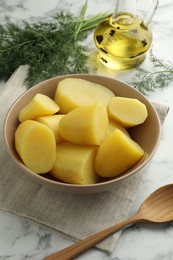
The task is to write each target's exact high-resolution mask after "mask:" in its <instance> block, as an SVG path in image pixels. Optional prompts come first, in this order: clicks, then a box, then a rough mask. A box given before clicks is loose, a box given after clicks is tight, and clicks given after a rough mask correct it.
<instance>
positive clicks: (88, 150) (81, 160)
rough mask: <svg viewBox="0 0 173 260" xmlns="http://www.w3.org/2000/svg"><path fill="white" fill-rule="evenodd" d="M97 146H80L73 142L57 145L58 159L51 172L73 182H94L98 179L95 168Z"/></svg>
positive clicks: (57, 176) (59, 177) (62, 179)
mask: <svg viewBox="0 0 173 260" xmlns="http://www.w3.org/2000/svg"><path fill="white" fill-rule="evenodd" d="M96 152H97V147H96V146H80V145H75V144H71V143H62V144H58V145H57V149H56V161H55V164H54V167H53V169H52V170H51V172H50V173H51V174H52V175H53V176H54V177H56V178H58V179H59V180H61V181H64V182H67V183H72V184H82V185H84V184H93V183H96V182H97V181H98V175H97V174H96V173H95V170H94V160H95V156H96Z"/></svg>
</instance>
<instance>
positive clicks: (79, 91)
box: [54, 78, 115, 114]
mask: <svg viewBox="0 0 173 260" xmlns="http://www.w3.org/2000/svg"><path fill="white" fill-rule="evenodd" d="M114 96H115V94H114V93H113V92H112V91H111V90H109V89H108V88H106V87H104V86H102V85H100V84H96V83H93V82H91V81H88V80H84V79H79V78H66V79H63V80H61V81H60V82H59V84H58V86H57V89H56V93H55V98H54V99H55V102H56V103H57V104H58V105H59V106H60V113H62V114H66V113H68V112H70V111H71V110H73V109H75V108H77V107H80V106H83V105H88V104H96V103H102V104H104V106H105V107H107V104H108V102H109V100H110V99H111V98H112V97H114Z"/></svg>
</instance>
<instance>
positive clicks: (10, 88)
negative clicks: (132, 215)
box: [0, 66, 168, 252]
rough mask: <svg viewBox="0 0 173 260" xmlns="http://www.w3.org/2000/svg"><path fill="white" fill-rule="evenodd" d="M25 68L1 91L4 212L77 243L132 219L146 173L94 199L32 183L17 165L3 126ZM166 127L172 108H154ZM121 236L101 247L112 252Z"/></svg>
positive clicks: (0, 161)
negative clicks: (166, 120) (135, 201)
mask: <svg viewBox="0 0 173 260" xmlns="http://www.w3.org/2000/svg"><path fill="white" fill-rule="evenodd" d="M26 75H27V66H21V67H19V69H18V70H17V71H16V72H15V73H14V74H13V75H12V77H11V78H10V79H9V81H8V82H7V83H6V85H5V86H1V89H0V104H1V112H0V208H1V209H3V210H7V211H10V212H12V213H14V214H17V215H20V216H23V217H26V218H28V219H31V220H34V221H37V222H38V223H41V224H44V225H47V226H49V227H52V228H54V229H56V230H57V231H59V232H61V233H63V234H64V235H66V236H68V237H70V238H71V239H73V240H78V239H83V238H85V237H87V236H89V235H91V234H93V233H95V232H98V231H100V230H102V229H104V228H106V227H108V226H111V225H114V224H116V223H118V222H120V221H122V220H124V219H126V218H127V217H128V214H129V212H130V209H131V207H132V205H133V203H134V200H135V198H136V196H137V193H138V190H139V187H140V184H141V183H142V180H143V176H144V173H145V170H142V171H141V173H140V174H137V175H135V176H133V177H132V178H131V179H130V180H127V181H126V182H124V183H123V184H120V185H119V187H118V188H117V187H116V188H115V189H112V190H110V191H108V192H104V193H100V194H91V195H74V194H73V195H72V194H63V193H60V192H57V191H55V190H51V189H49V188H47V187H43V186H42V185H40V184H38V183H36V182H34V181H33V180H31V179H30V178H29V177H28V176H27V175H25V174H24V173H23V172H22V170H21V169H19V168H18V166H17V165H16V164H15V163H14V162H13V160H12V159H11V157H10V156H9V154H8V153H7V151H6V148H5V144H4V141H3V133H2V132H3V122H4V118H5V115H6V113H7V111H8V109H9V107H10V106H11V104H12V103H13V101H14V100H15V99H16V98H17V97H18V96H19V95H20V94H22V92H23V91H24V90H25V89H26V87H25V86H24V83H23V82H24V79H25V77H26ZM154 105H155V107H156V109H157V111H158V114H159V116H160V120H161V122H162V123H163V121H164V119H165V117H166V114H167V111H168V107H167V106H165V105H160V104H158V103H155V104H154ZM119 236H120V232H117V233H115V234H114V235H113V236H111V237H109V238H108V239H105V240H104V241H103V242H101V243H100V244H99V245H98V246H97V247H98V248H100V249H103V250H105V251H107V252H111V251H112V250H113V249H114V247H115V246H116V244H117V242H118V238H119Z"/></svg>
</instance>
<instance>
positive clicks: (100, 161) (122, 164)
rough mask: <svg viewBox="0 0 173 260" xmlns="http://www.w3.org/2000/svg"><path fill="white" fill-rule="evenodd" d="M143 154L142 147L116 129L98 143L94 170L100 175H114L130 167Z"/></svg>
mask: <svg viewBox="0 0 173 260" xmlns="http://www.w3.org/2000/svg"><path fill="white" fill-rule="evenodd" d="M143 155H144V151H143V149H142V148H141V147H140V146H139V145H138V144H137V143H136V142H135V141H133V140H132V139H131V138H130V137H128V136H127V135H125V134H123V133H122V131H120V130H119V129H116V130H115V131H114V132H113V133H112V134H110V135H109V136H108V137H107V138H106V139H105V141H104V142H103V143H102V144H101V145H100V147H99V150H98V153H97V156H96V160H95V170H96V172H97V174H98V175H99V176H101V177H116V176H118V175H120V174H121V173H123V172H125V171H126V170H128V169H129V168H130V167H132V166H133V165H134V164H135V163H136V162H137V161H138V160H139V159H140V158H141V157H142V156H143Z"/></svg>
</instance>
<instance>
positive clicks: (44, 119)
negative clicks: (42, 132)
mask: <svg viewBox="0 0 173 260" xmlns="http://www.w3.org/2000/svg"><path fill="white" fill-rule="evenodd" d="M63 116H64V115H61V114H57V115H52V116H40V117H37V118H36V121H38V122H40V123H42V124H45V125H47V126H48V127H49V128H50V129H51V130H52V131H53V133H54V136H55V140H56V143H60V142H62V141H63V140H64V139H63V138H62V136H61V135H60V132H59V121H60V119H61V118H62V117H63Z"/></svg>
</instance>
